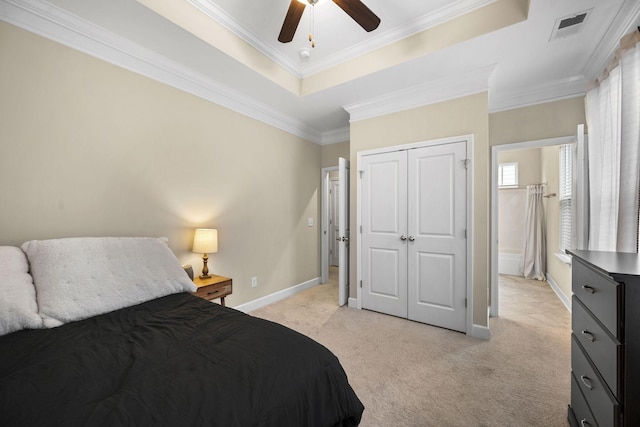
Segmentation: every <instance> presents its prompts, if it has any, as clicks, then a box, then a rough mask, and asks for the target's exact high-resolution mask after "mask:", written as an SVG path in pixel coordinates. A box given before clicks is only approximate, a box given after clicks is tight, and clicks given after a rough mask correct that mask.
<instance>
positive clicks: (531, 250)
mask: <svg viewBox="0 0 640 427" xmlns="http://www.w3.org/2000/svg"><path fill="white" fill-rule="evenodd" d="M543 194H544V187H543V186H542V185H529V186H527V208H526V219H525V221H526V222H525V237H524V255H523V261H524V265H523V270H524V277H526V278H527V279H536V280H546V277H545V271H546V270H547V266H546V263H547V253H546V247H547V243H546V237H545V236H546V234H545V224H544V206H543V204H542V196H543Z"/></svg>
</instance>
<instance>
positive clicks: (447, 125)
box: [350, 93, 489, 326]
mask: <svg viewBox="0 0 640 427" xmlns="http://www.w3.org/2000/svg"><path fill="white" fill-rule="evenodd" d="M487 105H488V97H487V93H480V94H476V95H471V96H467V97H464V98H459V99H455V100H451V101H446V102H442V103H439V104H434V105H428V106H424V107H420V108H415V109H411V110H407V111H403V112H399V113H394V114H389V115H386V116H381V117H376V118H372V119H368V120H362V121H358V122H354V123H352V124H351V159H352V160H353V161H355V160H356V159H357V153H358V152H360V151H366V150H372V149H375V148H383V147H390V146H394V145H400V144H408V143H413V142H420V141H429V140H433V139H439V138H447V137H452V136H461V135H473V137H474V144H473V181H474V184H473V185H474V199H473V204H474V206H473V209H474V217H473V238H474V247H473V322H474V324H477V325H481V326H487V320H488V319H487V307H488V302H487V296H488V285H489V256H488V254H489V251H488V237H489V227H488V224H489V215H488V214H489V191H488V190H489V129H488V126H489V121H488V110H487ZM356 179H357V167H356V166H355V165H353V164H352V167H351V206H352V209H351V211H352V212H356V209H355V206H356V201H357V195H356V185H357V182H356ZM356 225H357V217H356V215H355V214H354V215H352V218H351V229H352V230H355V229H356ZM358 238H359V235H358ZM356 248H357V245H356V244H352V245H351V259H352V260H356V259H357V253H356ZM350 282H351V283H356V269H355V262H354V263H353V264H352V268H351V277H350ZM356 291H357V289H356V287H355V286H352V287H351V296H352V297H355V295H356Z"/></svg>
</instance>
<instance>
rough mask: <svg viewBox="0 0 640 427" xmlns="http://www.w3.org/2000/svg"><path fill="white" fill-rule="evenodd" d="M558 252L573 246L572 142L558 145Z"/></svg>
mask: <svg viewBox="0 0 640 427" xmlns="http://www.w3.org/2000/svg"><path fill="white" fill-rule="evenodd" d="M559 187H560V188H559V192H560V252H561V253H565V251H566V250H567V249H571V248H573V247H575V245H574V244H573V221H572V216H573V215H572V208H571V205H572V200H573V191H572V190H573V150H572V144H564V145H561V146H560V185H559Z"/></svg>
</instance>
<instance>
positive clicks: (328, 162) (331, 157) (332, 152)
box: [320, 141, 350, 168]
mask: <svg viewBox="0 0 640 427" xmlns="http://www.w3.org/2000/svg"><path fill="white" fill-rule="evenodd" d="M349 156H350V153H349V141H345V142H338V143H336V144H329V145H323V146H322V147H320V165H321V166H322V167H323V168H328V167H332V166H338V158H339V157H342V158H343V159H347V160H350V158H349Z"/></svg>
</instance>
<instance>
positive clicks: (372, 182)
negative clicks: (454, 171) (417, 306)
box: [361, 151, 407, 317]
mask: <svg viewBox="0 0 640 427" xmlns="http://www.w3.org/2000/svg"><path fill="white" fill-rule="evenodd" d="M362 163H363V164H362V169H363V171H364V172H363V177H364V178H363V180H362V187H361V206H362V212H363V215H362V219H361V224H362V251H363V253H362V258H361V266H362V279H363V283H364V285H363V290H362V307H364V308H367V309H370V310H374V311H379V312H382V313H387V314H392V315H394V316H399V317H407V245H406V241H407V236H406V223H407V154H406V152H403V151H397V152H392V153H385V154H383V155H373V156H365V157H363V159H362Z"/></svg>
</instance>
